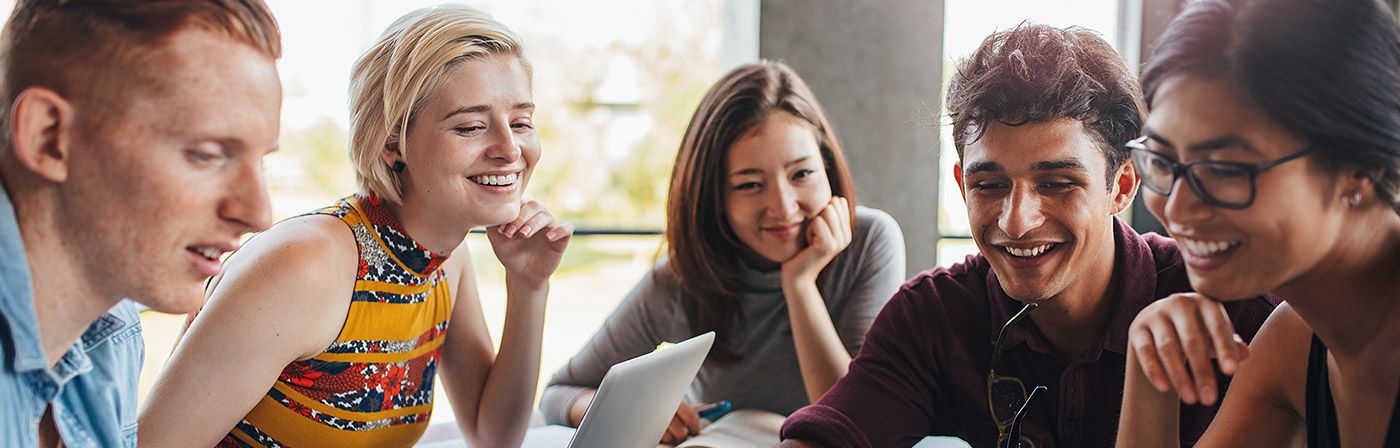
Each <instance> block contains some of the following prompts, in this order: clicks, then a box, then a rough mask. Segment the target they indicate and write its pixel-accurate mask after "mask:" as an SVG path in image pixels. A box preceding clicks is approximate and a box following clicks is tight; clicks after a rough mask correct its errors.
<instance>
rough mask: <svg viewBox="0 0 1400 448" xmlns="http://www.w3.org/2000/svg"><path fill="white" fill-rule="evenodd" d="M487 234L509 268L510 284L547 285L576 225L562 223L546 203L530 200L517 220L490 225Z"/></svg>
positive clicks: (502, 262) (492, 245)
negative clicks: (546, 207) (545, 205)
mask: <svg viewBox="0 0 1400 448" xmlns="http://www.w3.org/2000/svg"><path fill="white" fill-rule="evenodd" d="M486 235H487V239H488V240H490V241H491V249H492V250H493V251H495V252H496V258H497V259H498V260H500V261H501V265H502V266H504V267H505V270H506V281H507V282H508V283H510V282H520V283H519V284H521V285H522V286H528V287H543V286H545V284H546V283H547V282H548V281H549V276H550V275H553V274H554V270H555V269H556V268H558V267H559V260H560V259H562V258H563V257H564V249H565V248H567V247H569V240H570V239H572V238H573V235H574V226H573V224H569V223H566V222H560V221H559V220H558V219H556V218H555V217H554V215H553V214H551V213H550V212H549V210H547V209H545V207H544V205H541V204H540V203H538V202H535V201H529V200H527V201H525V203H524V204H521V206H520V215H519V216H517V217H516V218H515V220H513V221H511V222H508V223H505V224H501V225H498V226H494V227H490V228H488V229H487V232H486Z"/></svg>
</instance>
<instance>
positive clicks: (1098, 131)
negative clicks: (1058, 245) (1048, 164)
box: [947, 23, 1146, 184]
mask: <svg viewBox="0 0 1400 448" xmlns="http://www.w3.org/2000/svg"><path fill="white" fill-rule="evenodd" d="M947 104H948V117H949V118H950V119H951V120H952V125H953V146H954V147H956V148H957V151H958V158H959V159H962V156H963V150H964V149H965V148H966V147H967V145H968V144H969V143H972V142H975V141H977V140H978V139H980V138H982V134H983V133H985V132H986V130H987V127H988V125H989V124H991V123H992V122H993V121H995V122H1000V123H1003V124H1006V125H1010V126H1017V125H1021V124H1025V123H1034V122H1043V121H1050V120H1056V119H1060V118H1072V119H1075V120H1079V121H1080V122H1083V123H1084V126H1085V128H1086V129H1088V130H1089V131H1090V132H1091V134H1092V135H1093V136H1094V138H1095V140H1096V141H1097V142H1098V143H1099V146H1100V148H1102V149H1103V154H1104V159H1106V160H1107V161H1108V173H1107V177H1108V178H1109V180H1110V184H1111V180H1112V178H1113V174H1114V173H1116V172H1117V171H1118V168H1120V167H1121V166H1122V165H1123V164H1124V163H1125V162H1127V160H1128V150H1127V149H1126V148H1124V147H1123V145H1124V144H1125V143H1127V142H1128V141H1129V140H1132V139H1134V138H1137V136H1138V134H1139V133H1140V132H1142V122H1143V111H1144V110H1146V108H1145V107H1144V106H1143V101H1142V93H1141V90H1140V89H1139V88H1138V82H1137V77H1136V76H1134V75H1133V73H1132V72H1131V71H1130V70H1128V65H1127V62H1125V61H1124V60H1123V57H1122V56H1120V55H1119V54H1118V53H1117V52H1116V51H1114V50H1113V47H1112V46H1111V45H1109V44H1108V42H1105V41H1104V40H1103V37H1101V36H1099V34H1098V33H1096V32H1094V31H1090V30H1087V29H1084V28H1079V27H1069V28H1055V27H1051V26H1046V25H1039V24H1030V23H1022V24H1021V25H1019V26H1017V27H1016V28H1013V29H1011V30H1008V31H1001V32H997V33H995V34H992V35H991V36H988V37H987V38H986V39H985V40H983V41H982V45H981V46H979V47H978V48H977V51H975V52H973V53H972V55H971V56H968V57H967V59H964V60H963V61H962V62H961V63H960V64H958V68H957V72H956V73H954V74H953V80H952V83H951V84H950V85H949V87H948V101H947Z"/></svg>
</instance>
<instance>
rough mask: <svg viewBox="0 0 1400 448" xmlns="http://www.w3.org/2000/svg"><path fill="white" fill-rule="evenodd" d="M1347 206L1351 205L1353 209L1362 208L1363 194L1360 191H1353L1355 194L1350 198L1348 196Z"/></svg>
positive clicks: (1352, 193)
mask: <svg viewBox="0 0 1400 448" xmlns="http://www.w3.org/2000/svg"><path fill="white" fill-rule="evenodd" d="M1347 205H1350V206H1351V208H1357V207H1360V206H1361V192H1360V191H1353V192H1351V195H1350V196H1347Z"/></svg>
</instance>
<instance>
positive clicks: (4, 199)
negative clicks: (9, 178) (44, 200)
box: [0, 193, 145, 447]
mask: <svg viewBox="0 0 1400 448" xmlns="http://www.w3.org/2000/svg"><path fill="white" fill-rule="evenodd" d="M144 353H145V344H144V343H143V342H142V339H141V321H140V316H139V314H138V311H137V309H136V306H135V305H134V304H132V303H131V302H130V301H125V300H124V301H122V302H121V303H118V304H117V305H116V306H114V307H112V309H111V310H109V311H108V312H107V314H105V315H103V316H102V317H100V318H98V319H97V320H96V321H93V323H92V324H91V325H90V326H88V328H87V330H86V331H85V332H84V333H83V335H82V337H81V338H79V339H78V341H77V342H76V343H74V344H73V346H72V347H71V348H69V349H68V352H67V353H64V354H63V357H62V358H60V359H59V360H58V363H57V364H55V365H53V366H52V367H50V366H49V363H48V359H47V358H46V357H45V356H44V350H43V348H42V347H41V346H40V340H39V323H38V321H37V318H36V317H35V313H34V291H33V285H32V284H31V283H30V277H29V264H28V262H27V258H26V257H25V254H24V244H23V242H22V241H21V240H20V234H19V225H18V223H17V222H16V220H15V211H14V205H13V204H11V203H10V197H9V194H8V193H4V194H0V446H5V447H12V446H13V447H29V446H38V444H39V420H40V418H42V417H43V416H44V411H45V410H46V409H48V408H50V407H52V408H53V419H54V424H55V425H56V426H57V428H58V434H59V436H60V437H62V438H63V444H64V445H65V446H69V447H134V446H136V410H137V408H136V406H137V403H136V385H137V381H138V380H139V378H140V373H141V362H142V359H143V357H144Z"/></svg>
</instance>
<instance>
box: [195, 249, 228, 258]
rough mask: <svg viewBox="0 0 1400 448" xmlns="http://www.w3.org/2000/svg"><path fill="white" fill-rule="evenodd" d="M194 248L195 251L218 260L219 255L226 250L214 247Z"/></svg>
mask: <svg viewBox="0 0 1400 448" xmlns="http://www.w3.org/2000/svg"><path fill="white" fill-rule="evenodd" d="M193 250H194V252H195V253H197V254H199V255H200V256H202V257H204V258H206V259H209V260H218V259H219V256H220V255H223V253H224V251H221V250H218V249H215V248H212V247H205V248H194V249H193Z"/></svg>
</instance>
